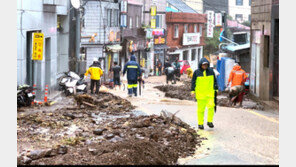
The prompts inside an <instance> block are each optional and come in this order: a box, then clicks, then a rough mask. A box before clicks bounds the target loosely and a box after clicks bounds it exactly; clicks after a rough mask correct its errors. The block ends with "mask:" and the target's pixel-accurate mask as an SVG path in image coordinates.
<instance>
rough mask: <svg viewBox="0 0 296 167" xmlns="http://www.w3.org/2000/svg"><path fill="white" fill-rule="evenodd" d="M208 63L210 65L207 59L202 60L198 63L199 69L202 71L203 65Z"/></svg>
mask: <svg viewBox="0 0 296 167" xmlns="http://www.w3.org/2000/svg"><path fill="white" fill-rule="evenodd" d="M204 62H207V63H208V64H209V65H210V62H209V61H208V60H207V59H206V58H204V57H203V58H201V59H200V61H199V63H198V68H199V69H201V70H202V68H201V65H202V63H204Z"/></svg>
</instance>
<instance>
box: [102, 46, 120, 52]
mask: <svg viewBox="0 0 296 167" xmlns="http://www.w3.org/2000/svg"><path fill="white" fill-rule="evenodd" d="M106 50H107V51H109V52H120V51H121V50H122V46H120V45H119V44H116V45H107V46H106Z"/></svg>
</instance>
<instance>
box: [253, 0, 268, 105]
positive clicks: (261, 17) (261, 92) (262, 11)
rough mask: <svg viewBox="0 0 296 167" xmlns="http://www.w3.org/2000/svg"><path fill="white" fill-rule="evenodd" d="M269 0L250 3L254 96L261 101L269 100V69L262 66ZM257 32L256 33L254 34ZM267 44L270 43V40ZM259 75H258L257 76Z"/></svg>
mask: <svg viewBox="0 0 296 167" xmlns="http://www.w3.org/2000/svg"><path fill="white" fill-rule="evenodd" d="M271 2H272V1H271V0H254V1H253V2H252V25H251V30H252V37H251V43H252V44H255V43H256V44H257V46H258V47H259V49H258V48H256V49H257V51H252V50H253V49H255V48H254V47H253V45H251V46H252V47H251V52H250V53H251V54H255V53H256V56H257V57H256V95H258V96H259V97H260V98H261V99H263V100H269V99H270V98H271V97H270V93H269V89H270V82H269V80H270V76H269V71H270V69H269V67H266V66H264V49H265V45H266V43H265V42H266V41H264V36H269V37H270V36H271ZM255 31H257V33H255ZM269 42H272V41H271V40H270V41H269ZM258 74H259V75H258Z"/></svg>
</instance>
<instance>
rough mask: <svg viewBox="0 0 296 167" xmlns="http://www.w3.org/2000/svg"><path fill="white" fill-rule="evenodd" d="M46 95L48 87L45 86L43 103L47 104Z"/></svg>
mask: <svg viewBox="0 0 296 167" xmlns="http://www.w3.org/2000/svg"><path fill="white" fill-rule="evenodd" d="M47 95H48V85H45V93H44V103H46V102H47Z"/></svg>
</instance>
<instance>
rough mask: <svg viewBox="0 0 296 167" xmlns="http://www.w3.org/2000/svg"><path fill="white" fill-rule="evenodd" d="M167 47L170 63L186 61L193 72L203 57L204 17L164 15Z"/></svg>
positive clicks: (181, 14)
mask: <svg viewBox="0 0 296 167" xmlns="http://www.w3.org/2000/svg"><path fill="white" fill-rule="evenodd" d="M166 22H167V23H166V24H167V32H168V34H167V46H168V47H169V48H168V55H169V59H170V60H171V61H174V60H176V59H178V60H187V61H188V62H189V64H190V66H191V68H192V69H193V70H196V69H197V68H198V61H199V60H200V59H201V58H202V55H203V46H204V45H205V43H204V31H205V23H206V15H204V14H197V13H179V12H168V13H166Z"/></svg>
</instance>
